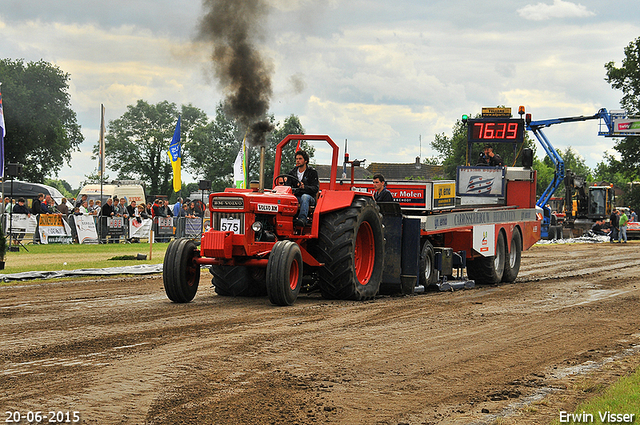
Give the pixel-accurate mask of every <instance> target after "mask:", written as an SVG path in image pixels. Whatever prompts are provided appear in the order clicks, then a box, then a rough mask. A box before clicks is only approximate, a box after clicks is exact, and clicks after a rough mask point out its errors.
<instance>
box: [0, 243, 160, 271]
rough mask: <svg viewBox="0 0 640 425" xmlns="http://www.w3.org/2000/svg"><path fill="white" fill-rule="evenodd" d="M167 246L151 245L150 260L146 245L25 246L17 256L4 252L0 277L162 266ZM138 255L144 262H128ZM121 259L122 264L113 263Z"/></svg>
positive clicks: (14, 253)
mask: <svg viewBox="0 0 640 425" xmlns="http://www.w3.org/2000/svg"><path fill="white" fill-rule="evenodd" d="M168 245H169V244H168V243H154V244H153V247H152V255H151V259H149V244H148V243H133V244H124V243H121V244H100V245H82V244H55V245H54V244H51V245H25V246H26V249H28V250H29V251H26V250H25V249H24V248H22V247H21V248H20V251H18V252H7V255H6V259H5V268H4V270H0V275H1V274H11V273H21V272H29V271H56V270H77V269H99V268H104V267H120V266H131V265H133V264H161V263H162V260H163V259H164V253H165V251H166V250H167V246H168ZM138 254H144V255H146V256H147V259H146V260H128V259H126V258H130V257H131V256H133V257H137V255H138ZM114 257H122V258H123V259H121V260H112V258H114Z"/></svg>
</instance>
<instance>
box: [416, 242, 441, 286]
mask: <svg viewBox="0 0 640 425" xmlns="http://www.w3.org/2000/svg"><path fill="white" fill-rule="evenodd" d="M435 258H436V254H435V251H434V250H433V245H431V242H429V241H428V240H426V241H425V242H424V244H423V245H422V251H420V285H422V286H424V288H425V289H427V288H429V287H430V286H434V285H435V284H436V282H437V281H438V271H437V270H436V269H435Z"/></svg>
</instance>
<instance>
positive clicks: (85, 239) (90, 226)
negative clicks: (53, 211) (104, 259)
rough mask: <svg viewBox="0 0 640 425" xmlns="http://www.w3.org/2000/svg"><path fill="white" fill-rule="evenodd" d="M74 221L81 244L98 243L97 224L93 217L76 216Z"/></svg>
mask: <svg viewBox="0 0 640 425" xmlns="http://www.w3.org/2000/svg"><path fill="white" fill-rule="evenodd" d="M73 220H74V223H75V227H76V232H77V233H78V242H80V243H98V232H97V231H96V222H95V220H94V219H93V216H91V215H74V216H73Z"/></svg>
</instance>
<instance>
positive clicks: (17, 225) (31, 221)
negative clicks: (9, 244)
mask: <svg viewBox="0 0 640 425" xmlns="http://www.w3.org/2000/svg"><path fill="white" fill-rule="evenodd" d="M11 217H13V218H11ZM4 218H5V221H4V223H5V224H4V228H5V229H7V233H9V228H11V233H13V235H14V236H15V235H17V234H19V233H35V232H36V227H37V225H38V221H37V220H36V216H35V215H31V216H30V217H29V216H28V215H27V214H13V216H12V215H11V214H5V216H4Z"/></svg>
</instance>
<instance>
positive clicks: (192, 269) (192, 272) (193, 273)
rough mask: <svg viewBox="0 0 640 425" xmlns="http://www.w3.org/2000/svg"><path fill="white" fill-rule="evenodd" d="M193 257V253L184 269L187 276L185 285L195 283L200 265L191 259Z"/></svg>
mask: <svg viewBox="0 0 640 425" xmlns="http://www.w3.org/2000/svg"><path fill="white" fill-rule="evenodd" d="M195 257H196V256H195V255H194V256H193V258H192V260H191V261H190V262H189V263H188V266H187V268H186V269H185V271H186V277H187V285H189V286H193V285H195V283H196V281H197V277H198V274H199V273H200V266H198V265H197V264H196V263H195V262H194V261H193V259H195Z"/></svg>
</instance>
